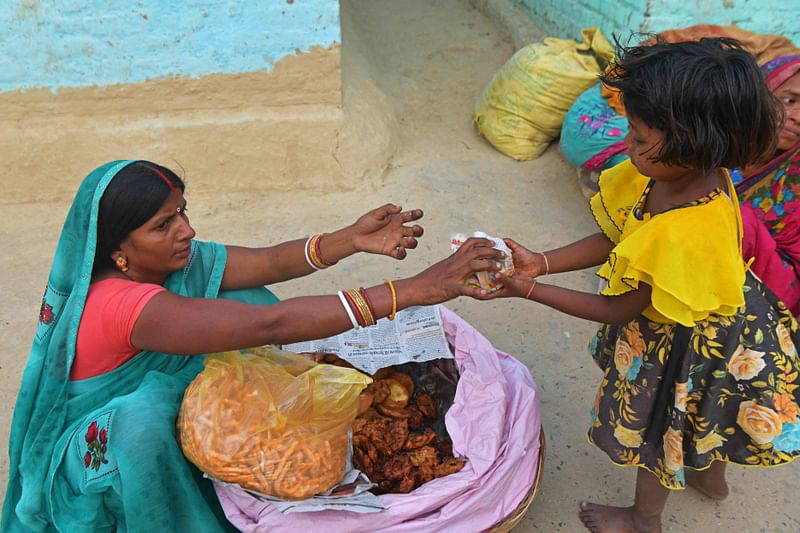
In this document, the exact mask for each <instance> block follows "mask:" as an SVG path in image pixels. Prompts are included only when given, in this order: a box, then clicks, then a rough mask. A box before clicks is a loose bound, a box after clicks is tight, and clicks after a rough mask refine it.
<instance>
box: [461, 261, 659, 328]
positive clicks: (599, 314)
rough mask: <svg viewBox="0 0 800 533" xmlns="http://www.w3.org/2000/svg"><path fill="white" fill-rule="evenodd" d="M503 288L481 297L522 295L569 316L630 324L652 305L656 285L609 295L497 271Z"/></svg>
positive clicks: (642, 285)
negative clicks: (653, 290)
mask: <svg viewBox="0 0 800 533" xmlns="http://www.w3.org/2000/svg"><path fill="white" fill-rule="evenodd" d="M496 277H497V279H498V281H500V282H501V283H502V284H503V287H502V288H501V289H499V290H497V291H495V292H493V293H491V294H487V295H481V296H477V298H478V299H481V300H493V299H495V298H511V297H515V296H516V297H520V298H527V299H529V300H533V301H535V302H539V303H543V304H545V305H547V306H549V307H552V308H553V309H556V310H558V311H561V312H562V313H567V314H568V315H572V316H576V317H578V318H585V319H586V320H593V321H595V322H602V323H604V324H616V325H623V324H627V323H628V322H630V321H631V320H633V319H634V318H636V317H638V316H639V315H641V314H642V311H644V310H645V309H646V308H647V306H648V305H650V298H651V293H652V288H651V287H650V285H647V284H646V283H642V282H640V283H639V288H638V289H636V290H633V291H630V292H626V293H625V294H622V295H620V296H605V295H602V294H591V293H587V292H581V291H576V290H572V289H565V288H563V287H556V286H555V285H547V284H544V283H539V282H538V281H536V280H535V279H533V278H530V277H527V276H522V275H519V274H515V275H514V276H511V277H507V276H503V275H499V274H496Z"/></svg>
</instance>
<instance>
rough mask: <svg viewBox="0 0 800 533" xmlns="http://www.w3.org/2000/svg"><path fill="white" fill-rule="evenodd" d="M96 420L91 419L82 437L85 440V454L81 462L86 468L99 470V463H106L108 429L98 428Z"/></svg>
mask: <svg viewBox="0 0 800 533" xmlns="http://www.w3.org/2000/svg"><path fill="white" fill-rule="evenodd" d="M98 429H99V428H98V427H97V421H96V420H94V421H92V423H91V424H89V428H88V429H87V430H86V436H85V437H84V438H85V439H86V442H87V444H88V445H87V451H86V455H84V456H83V464H84V466H85V467H86V468H93V469H95V470H97V471H99V470H100V465H104V464H106V463H108V460H107V459H106V451H107V450H108V446H107V444H108V430H107V429H106V428H103V429H99V430H98Z"/></svg>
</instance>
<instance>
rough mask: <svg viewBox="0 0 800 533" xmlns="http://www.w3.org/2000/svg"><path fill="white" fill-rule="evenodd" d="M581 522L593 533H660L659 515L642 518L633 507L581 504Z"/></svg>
mask: <svg viewBox="0 0 800 533" xmlns="http://www.w3.org/2000/svg"><path fill="white" fill-rule="evenodd" d="M580 505H581V512H580V513H579V516H580V519H581V522H583V525H584V526H586V529H588V530H589V531H592V532H593V533H661V515H658V516H655V517H651V518H644V517H642V516H640V515H639V514H638V513H636V510H635V509H636V508H635V507H612V506H610V505H598V504H596V503H589V502H581V504H580Z"/></svg>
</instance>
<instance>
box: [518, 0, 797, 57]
mask: <svg viewBox="0 0 800 533" xmlns="http://www.w3.org/2000/svg"><path fill="white" fill-rule="evenodd" d="M511 1H512V2H514V3H515V4H517V5H519V6H521V7H523V8H524V9H525V10H527V11H528V13H530V15H531V18H532V19H533V21H534V22H535V23H536V24H537V25H538V26H539V27H541V28H542V29H543V30H544V32H545V33H546V34H548V35H553V36H557V37H571V38H578V37H580V30H581V28H586V27H590V26H599V27H600V29H601V30H602V31H603V33H604V34H605V35H606V37H608V38H611V34H612V32H614V33H617V34H620V35H622V36H624V37H627V36H628V35H630V32H631V31H652V32H659V31H662V30H666V29H671V28H684V27H687V26H692V25H694V24H723V25H725V24H736V25H737V26H739V27H740V28H743V29H746V30H750V31H753V32H756V33H776V34H779V35H783V36H785V37H788V38H789V39H791V40H792V41H793V42H794V43H795V44H796V45H798V46H800V24H798V22H799V21H800V0H511Z"/></svg>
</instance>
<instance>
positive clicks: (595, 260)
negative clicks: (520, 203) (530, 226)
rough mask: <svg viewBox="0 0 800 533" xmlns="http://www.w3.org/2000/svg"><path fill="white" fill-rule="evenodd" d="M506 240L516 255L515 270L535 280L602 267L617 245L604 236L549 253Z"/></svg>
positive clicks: (596, 234)
mask: <svg viewBox="0 0 800 533" xmlns="http://www.w3.org/2000/svg"><path fill="white" fill-rule="evenodd" d="M505 241H506V244H507V245H508V247H509V248H511V252H512V253H513V254H514V268H515V269H516V270H517V272H519V273H520V274H522V275H523V276H529V277H532V278H535V277H536V276H541V275H544V274H546V273H549V274H555V273H557V272H571V271H573V270H582V269H584V268H589V267H593V266H598V265H601V264H603V263H604V262H605V261H606V260H607V259H608V254H609V252H611V250H612V249H613V248H614V243H613V242H611V241H610V240H609V239H608V237H606V236H605V235H603V234H602V233H595V234H594V235H589V236H588V237H586V238H584V239H581V240H579V241H575V242H573V243H572V244H568V245H566V246H563V247H561V248H556V249H554V250H548V251H546V252H533V251H531V250H528V249H527V248H525V247H524V246H522V245H521V244H519V243H517V242H516V241H514V240H512V239H505Z"/></svg>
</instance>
